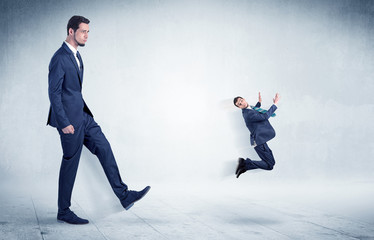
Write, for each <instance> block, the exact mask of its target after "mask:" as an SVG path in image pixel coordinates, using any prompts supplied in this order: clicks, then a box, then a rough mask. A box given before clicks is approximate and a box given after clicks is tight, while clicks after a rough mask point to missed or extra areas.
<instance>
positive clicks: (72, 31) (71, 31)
mask: <svg viewBox="0 0 374 240" xmlns="http://www.w3.org/2000/svg"><path fill="white" fill-rule="evenodd" d="M73 34H74V30H73V29H72V28H69V35H71V36H72V35H73Z"/></svg>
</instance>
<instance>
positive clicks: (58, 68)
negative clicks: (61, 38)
mask: <svg viewBox="0 0 374 240" xmlns="http://www.w3.org/2000/svg"><path fill="white" fill-rule="evenodd" d="M79 61H80V66H81V67H80V68H79V67H78V64H77V61H76V59H75V57H74V54H73V52H72V51H71V50H70V49H69V47H68V46H67V45H66V43H63V44H62V46H61V48H59V49H58V50H57V51H56V53H55V54H54V55H53V57H52V59H51V62H50V64H49V75H48V83H49V88H48V93H49V99H50V102H51V106H50V110H49V115H48V122H47V124H49V125H51V126H52V127H55V128H57V130H58V132H59V134H60V139H61V146H62V150H63V157H62V162H61V168H60V176H59V190H58V208H59V213H64V212H66V211H68V209H69V207H70V205H71V194H72V190H73V186H74V181H75V177H76V173H77V169H78V164H79V159H80V155H81V152H82V148H83V145H84V146H86V147H87V148H88V149H89V150H90V151H91V152H92V153H93V154H95V155H96V156H97V157H98V159H99V161H100V163H101V165H102V167H103V169H104V172H105V174H106V176H107V178H108V180H109V183H110V185H111V187H112V189H113V191H114V193H115V194H116V195H117V197H118V198H119V200H120V201H121V202H122V200H123V199H125V198H126V196H127V185H126V184H124V183H123V182H122V180H121V177H120V174H119V170H118V167H117V163H116V161H115V158H114V156H113V153H112V150H111V147H110V144H109V142H108V140H107V139H106V138H105V136H104V134H103V133H102V131H101V128H100V126H99V125H98V124H97V123H96V122H95V121H94V119H93V115H92V113H91V111H90V110H89V108H88V107H87V105H86V103H85V102H84V100H83V96H82V83H83V61H82V59H81V58H79ZM69 125H73V127H74V134H64V133H63V132H62V129H63V128H65V127H67V126H69Z"/></svg>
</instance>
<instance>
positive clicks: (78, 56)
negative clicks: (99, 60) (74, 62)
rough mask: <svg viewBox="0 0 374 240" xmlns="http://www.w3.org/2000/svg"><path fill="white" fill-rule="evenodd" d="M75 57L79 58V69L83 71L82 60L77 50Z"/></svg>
mask: <svg viewBox="0 0 374 240" xmlns="http://www.w3.org/2000/svg"><path fill="white" fill-rule="evenodd" d="M77 58H78V60H79V65H80V67H79V70H80V71H81V72H82V71H83V61H82V58H81V55H80V54H79V52H78V51H77Z"/></svg>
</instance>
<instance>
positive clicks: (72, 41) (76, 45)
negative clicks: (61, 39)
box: [65, 37, 78, 50]
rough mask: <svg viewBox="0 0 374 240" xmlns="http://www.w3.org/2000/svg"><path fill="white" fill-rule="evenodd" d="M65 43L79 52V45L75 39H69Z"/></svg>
mask: <svg viewBox="0 0 374 240" xmlns="http://www.w3.org/2000/svg"><path fill="white" fill-rule="evenodd" d="M65 41H66V42H67V43H69V44H70V45H71V46H72V47H73V48H75V50H78V44H77V43H76V42H75V41H74V40H73V39H71V38H69V37H67V38H66V40H65Z"/></svg>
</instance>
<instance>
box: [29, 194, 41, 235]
mask: <svg viewBox="0 0 374 240" xmlns="http://www.w3.org/2000/svg"><path fill="white" fill-rule="evenodd" d="M30 198H31V202H32V206H33V208H34V212H35V217H36V222H37V223H38V228H39V232H40V236H41V237H42V240H44V236H43V232H42V228H41V227H40V223H39V217H38V214H37V213H36V208H35V204H34V200H33V198H32V197H30Z"/></svg>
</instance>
